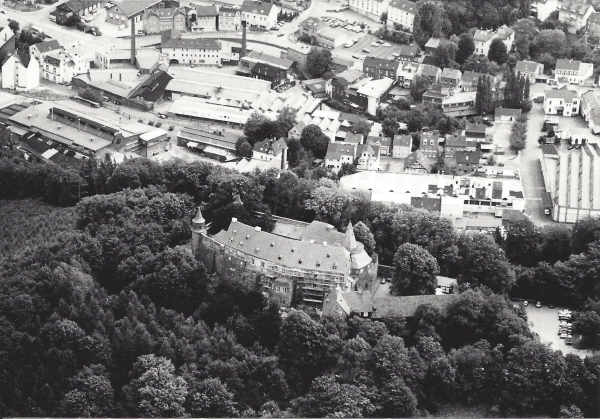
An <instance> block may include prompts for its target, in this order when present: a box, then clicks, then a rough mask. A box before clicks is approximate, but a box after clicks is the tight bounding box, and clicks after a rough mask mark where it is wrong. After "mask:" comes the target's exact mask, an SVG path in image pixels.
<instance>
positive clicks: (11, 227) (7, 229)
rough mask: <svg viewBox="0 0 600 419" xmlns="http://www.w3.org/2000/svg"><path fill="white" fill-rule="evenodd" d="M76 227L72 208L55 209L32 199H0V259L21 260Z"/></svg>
mask: <svg viewBox="0 0 600 419" xmlns="http://www.w3.org/2000/svg"><path fill="white" fill-rule="evenodd" d="M74 228H75V217H74V212H73V209H72V208H58V207H52V206H50V205H47V204H45V203H43V202H41V201H36V200H33V199H26V200H19V201H3V200H0V260H1V259H4V258H10V257H19V256H20V255H22V254H25V253H27V252H29V251H31V249H33V248H35V247H36V246H39V245H40V244H43V243H48V242H50V241H52V239H53V238H54V237H56V236H57V235H58V234H59V233H61V232H65V231H72V230H74Z"/></svg>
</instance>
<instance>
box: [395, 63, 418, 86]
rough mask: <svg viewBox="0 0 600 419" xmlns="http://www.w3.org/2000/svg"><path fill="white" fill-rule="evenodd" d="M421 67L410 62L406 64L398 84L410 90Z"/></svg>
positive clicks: (403, 65) (403, 66)
mask: <svg viewBox="0 0 600 419" xmlns="http://www.w3.org/2000/svg"><path fill="white" fill-rule="evenodd" d="M419 67H420V65H419V64H418V63H414V62H409V61H407V62H404V63H403V64H402V68H401V69H400V72H399V73H398V83H399V84H400V85H401V86H402V87H404V88H409V87H410V85H411V83H412V81H413V80H414V78H415V76H416V75H417V73H418V71H419Z"/></svg>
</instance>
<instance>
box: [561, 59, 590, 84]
mask: <svg viewBox="0 0 600 419" xmlns="http://www.w3.org/2000/svg"><path fill="white" fill-rule="evenodd" d="M593 75H594V64H591V63H582V62H581V61H578V60H566V59H558V60H556V69H555V71H554V80H555V81H556V82H560V81H562V80H566V81H567V83H571V84H582V83H584V82H585V81H586V80H587V79H589V78H591V77H592V76H593Z"/></svg>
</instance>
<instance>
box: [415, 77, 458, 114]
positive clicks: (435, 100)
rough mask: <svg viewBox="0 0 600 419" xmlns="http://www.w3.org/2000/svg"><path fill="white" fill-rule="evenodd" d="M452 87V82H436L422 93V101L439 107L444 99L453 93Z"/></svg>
mask: <svg viewBox="0 0 600 419" xmlns="http://www.w3.org/2000/svg"><path fill="white" fill-rule="evenodd" d="M454 89H455V88H454V86H453V85H452V84H446V83H436V84H434V85H432V86H431V87H429V89H427V91H426V92H425V93H424V94H423V99H422V100H423V103H431V104H432V105H434V106H438V107H440V108H441V107H442V103H443V101H444V99H445V98H447V97H448V96H451V95H453V94H454Z"/></svg>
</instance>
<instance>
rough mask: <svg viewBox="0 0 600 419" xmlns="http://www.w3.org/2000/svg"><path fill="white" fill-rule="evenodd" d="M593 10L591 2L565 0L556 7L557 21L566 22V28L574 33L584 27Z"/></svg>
mask: <svg viewBox="0 0 600 419" xmlns="http://www.w3.org/2000/svg"><path fill="white" fill-rule="evenodd" d="M593 12H594V8H593V7H592V5H591V4H589V3H586V2H585V1H580V0H565V1H564V2H563V3H562V5H561V7H560V9H558V21H559V22H561V23H566V24H567V30H568V31H569V32H571V33H575V32H577V31H578V30H580V29H582V28H585V27H586V25H587V22H588V19H589V17H590V16H591V14H592V13H593Z"/></svg>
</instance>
